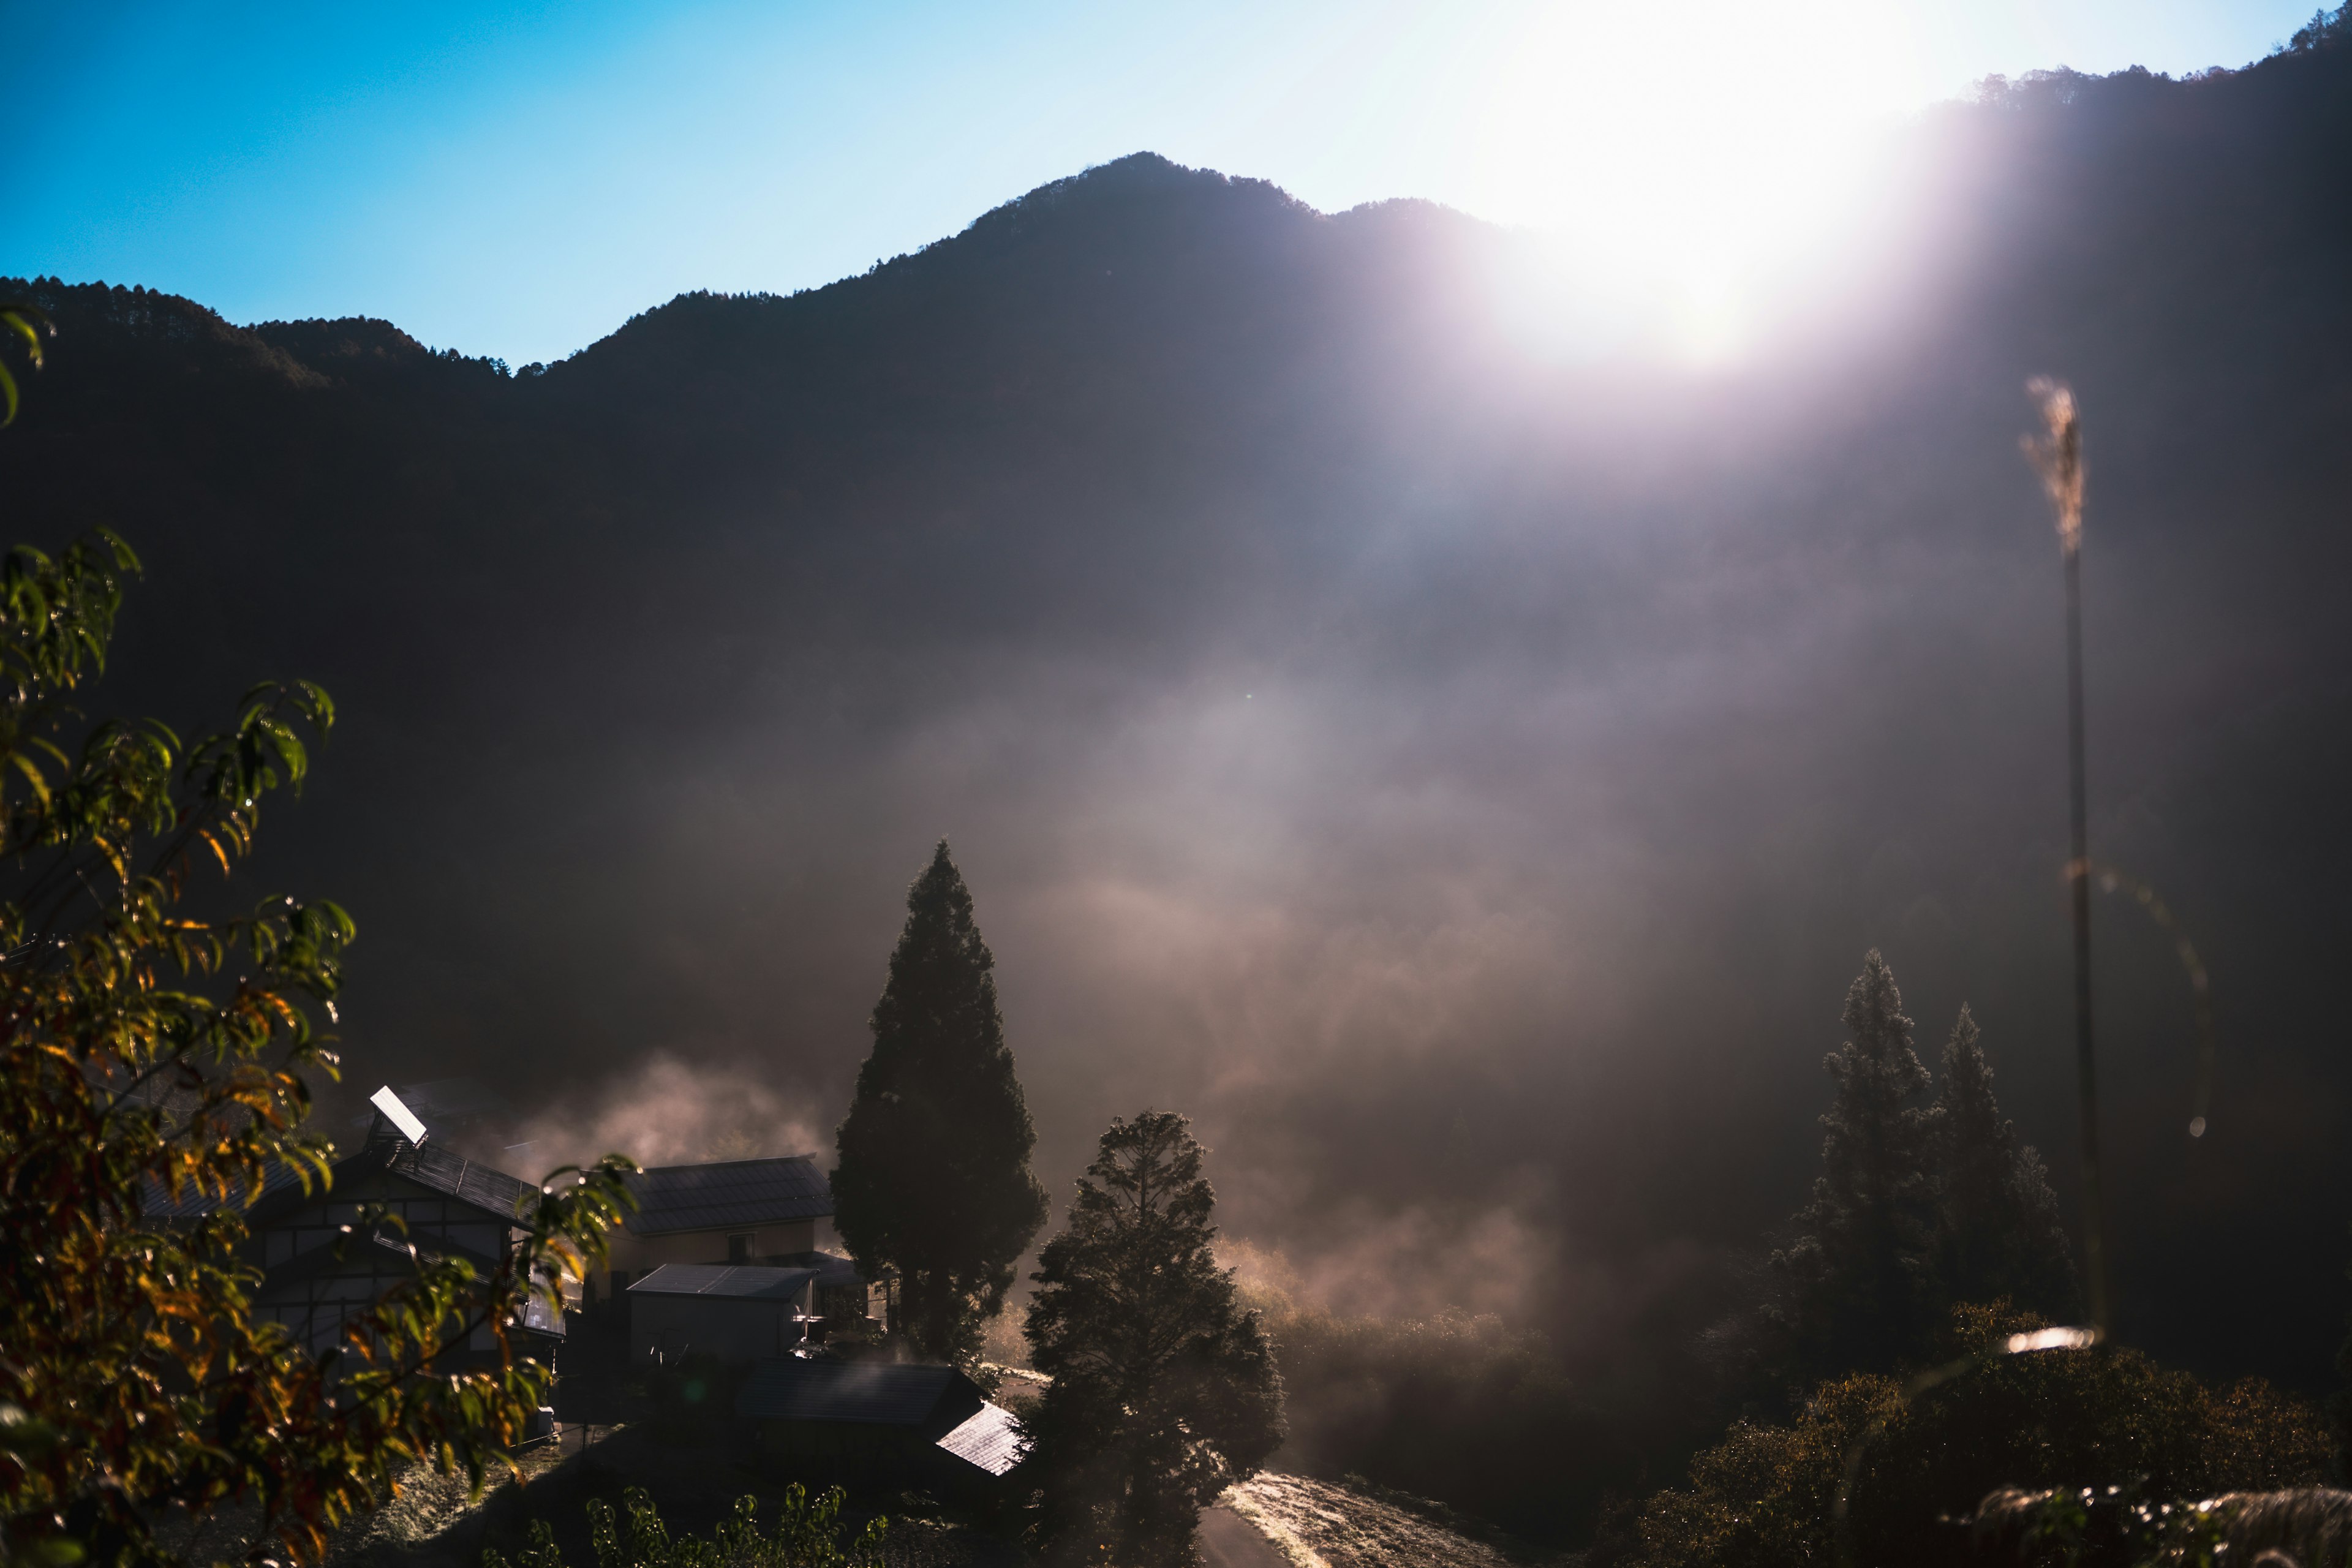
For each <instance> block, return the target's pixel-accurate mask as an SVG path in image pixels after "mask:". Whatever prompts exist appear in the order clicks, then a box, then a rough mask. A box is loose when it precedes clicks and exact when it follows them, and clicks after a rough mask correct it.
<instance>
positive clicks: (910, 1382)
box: [735, 1356, 979, 1426]
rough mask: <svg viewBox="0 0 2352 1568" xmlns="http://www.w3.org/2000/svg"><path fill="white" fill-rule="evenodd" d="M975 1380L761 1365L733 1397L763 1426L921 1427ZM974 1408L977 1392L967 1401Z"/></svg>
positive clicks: (938, 1371) (841, 1366)
mask: <svg viewBox="0 0 2352 1568" xmlns="http://www.w3.org/2000/svg"><path fill="white" fill-rule="evenodd" d="M960 1387H961V1389H970V1388H971V1379H969V1378H967V1377H965V1376H964V1374H963V1373H960V1372H958V1371H957V1370H956V1369H955V1368H953V1367H951V1366H903V1365H893V1364H891V1363H887V1362H870V1361H863V1362H855V1361H803V1360H801V1359H800V1358H799V1357H797V1356H787V1357H785V1358H784V1359H783V1360H782V1361H770V1362H761V1363H760V1365H759V1367H758V1369H757V1370H756V1371H754V1372H753V1373H751V1377H750V1378H749V1379H748V1380H747V1381H746V1382H745V1383H744V1384H743V1390H742V1392H741V1393H740V1394H737V1395H736V1396H735V1413H736V1414H737V1415H749V1416H751V1417H753V1418H754V1419H756V1420H761V1421H858V1422H866V1423H870V1424H872V1425H875V1426H922V1425H923V1424H924V1423H925V1422H927V1421H929V1419H930V1418H931V1416H932V1415H933V1414H934V1413H936V1412H937V1411H938V1409H939V1407H940V1403H941V1402H942V1401H943V1400H945V1399H947V1398H948V1397H949V1395H950V1394H953V1393H956V1392H958V1391H959V1388H960ZM969 1397H970V1398H971V1401H972V1402H973V1403H975V1404H977V1403H978V1402H979V1399H978V1394H977V1393H974V1394H971V1395H970V1396H969Z"/></svg>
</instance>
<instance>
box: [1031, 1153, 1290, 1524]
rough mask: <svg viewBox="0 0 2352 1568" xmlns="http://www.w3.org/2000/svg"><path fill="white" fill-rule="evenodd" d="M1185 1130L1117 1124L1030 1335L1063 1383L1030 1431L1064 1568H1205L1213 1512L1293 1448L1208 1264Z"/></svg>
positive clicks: (1258, 1352) (1207, 1237)
mask: <svg viewBox="0 0 2352 1568" xmlns="http://www.w3.org/2000/svg"><path fill="white" fill-rule="evenodd" d="M1201 1161H1202V1149H1201V1145H1200V1144H1199V1143H1198V1142H1195V1141H1194V1140H1193V1138H1192V1134H1191V1133H1190V1132H1189V1131H1186V1130H1185V1121H1184V1119H1183V1118H1182V1117H1181V1116H1176V1115H1172V1114H1170V1113H1168V1112H1165V1111H1159V1112H1154V1111H1146V1112H1144V1113H1143V1114H1142V1115H1140V1116H1139V1117H1137V1118H1136V1119H1135V1120H1134V1121H1113V1122H1112V1123H1111V1125H1110V1130H1109V1131H1108V1132H1105V1133H1104V1134H1103V1137H1102V1143H1101V1147H1100V1149H1099V1151H1098V1152H1097V1154H1096V1157H1095V1161H1094V1163H1093V1164H1091V1165H1089V1166H1087V1176H1088V1177H1089V1178H1091V1179H1090V1180H1081V1181H1080V1182H1079V1183H1078V1194H1077V1199H1076V1202H1075V1203H1074V1204H1073V1205H1071V1208H1070V1221H1069V1226H1068V1228H1067V1229H1066V1230H1065V1231H1063V1233H1062V1234H1061V1235H1059V1236H1057V1237H1055V1238H1054V1239H1053V1240H1052V1241H1051V1242H1048V1243H1047V1244H1046V1247H1045V1253H1044V1256H1043V1257H1042V1258H1040V1259H1039V1268H1038V1270H1037V1272H1036V1273H1035V1274H1034V1276H1032V1278H1034V1279H1035V1280H1036V1282H1037V1293H1036V1296H1035V1297H1034V1300H1032V1301H1031V1303H1030V1308H1029V1318H1028V1321H1027V1324H1026V1325H1025V1328H1024V1332H1025V1333H1026V1334H1027V1336H1028V1339H1029V1343H1030V1346H1031V1352H1032V1359H1033V1360H1034V1363H1035V1364H1036V1366H1037V1369H1038V1370H1039V1371H1040V1372H1043V1373H1047V1374H1048V1375H1050V1376H1051V1377H1052V1378H1053V1380H1054V1381H1053V1383H1052V1384H1051V1385H1050V1386H1049V1387H1048V1388H1047V1389H1046V1391H1045V1398H1044V1399H1043V1400H1041V1401H1040V1402H1039V1404H1038V1407H1037V1411H1036V1414H1035V1415H1034V1416H1033V1417H1032V1418H1031V1419H1030V1420H1029V1422H1028V1423H1027V1429H1028V1432H1029V1435H1030V1436H1031V1438H1032V1441H1033V1443H1034V1447H1033V1448H1032V1450H1031V1455H1030V1461H1029V1463H1030V1466H1031V1473H1033V1474H1034V1475H1036V1476H1037V1477H1038V1478H1039V1479H1040V1481H1041V1483H1042V1485H1043V1487H1044V1489H1045V1513H1044V1521H1043V1533H1044V1534H1045V1539H1046V1543H1047V1547H1048V1551H1049V1553H1050V1554H1051V1557H1052V1560H1054V1561H1056V1562H1078V1561H1108V1562H1111V1563H1119V1564H1121V1568H1160V1565H1163V1564H1165V1565H1170V1568H1172V1565H1174V1564H1178V1563H1192V1562H1193V1561H1194V1560H1195V1555H1194V1550H1193V1539H1192V1538H1193V1532H1194V1531H1195V1530H1196V1529H1197V1527H1198V1525H1199V1523H1200V1517H1201V1509H1202V1506H1203V1505H1204V1504H1206V1503H1208V1502H1209V1501H1211V1500H1213V1499H1214V1498H1215V1497H1216V1496H1217V1494H1218V1493H1220V1492H1222V1491H1223V1489H1225V1488H1226V1487H1228V1486H1231V1485H1233V1484H1234V1482H1236V1481H1240V1480H1245V1479H1248V1478H1249V1476H1250V1475H1251V1474H1252V1473H1253V1472H1255V1470H1256V1468H1257V1467H1258V1466H1259V1465H1260V1464H1261V1463H1263V1462H1264V1461H1265V1458H1267V1457H1268V1456H1269V1455H1271V1454H1272V1453H1273V1452H1274V1450H1275V1449H1276V1447H1279V1446H1280V1445H1281V1442H1282V1438H1283V1420H1282V1379H1281V1376H1280V1374H1279V1373H1276V1370H1275V1364H1274V1353H1273V1349H1272V1347H1271V1346H1270V1345H1269V1344H1268V1343H1267V1342H1266V1338H1265V1333H1264V1331H1262V1330H1261V1329H1260V1327H1259V1325H1258V1318H1257V1314H1256V1313H1255V1312H1254V1311H1244V1310H1241V1308H1240V1306H1239V1305H1238V1303H1237V1301H1236V1300H1235V1296H1234V1281H1233V1276H1232V1275H1231V1274H1230V1273H1229V1272H1227V1271H1225V1270H1223V1269H1221V1268H1218V1267H1217V1265H1216V1259H1215V1258H1214V1257H1213V1255H1212V1253H1211V1251H1210V1246H1211V1243H1212V1242H1213V1240H1214V1239H1215V1237H1216V1234H1217V1233H1216V1227H1215V1226H1213V1225H1211V1224H1210V1223H1209V1215H1210V1213H1211V1211H1212V1210H1213V1207H1214V1205H1215V1202H1216V1198H1215V1194H1213V1192H1212V1191H1211V1189H1210V1186H1209V1184H1208V1182H1207V1181H1206V1180H1205V1179H1204V1178H1203V1177H1202V1174H1201Z"/></svg>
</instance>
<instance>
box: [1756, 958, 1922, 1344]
mask: <svg viewBox="0 0 2352 1568" xmlns="http://www.w3.org/2000/svg"><path fill="white" fill-rule="evenodd" d="M1844 1018H1845V1026H1846V1029H1847V1031H1848V1038H1847V1040H1846V1042H1845V1044H1844V1045H1843V1046H1841V1047H1839V1048H1838V1049H1837V1050H1835V1051H1832V1053H1830V1056H1829V1057H1828V1058H1827V1062H1826V1065H1827V1067H1828V1068H1829V1074H1830V1077H1831V1079H1832V1080H1834V1082H1835V1083H1836V1085H1837V1093H1836V1097H1835V1098H1834V1099H1832V1100H1831V1102H1830V1108H1829V1110H1827V1111H1825V1112H1823V1113H1822V1131H1823V1132H1824V1134H1825V1135H1824V1136H1823V1138H1822V1173H1821V1175H1820V1176H1819V1177H1817V1178H1816V1179H1815V1180H1814V1182H1813V1199H1812V1202H1811V1204H1809V1205H1806V1207H1805V1208H1804V1210H1803V1211H1802V1212H1801V1213H1800V1214H1799V1215H1797V1216H1796V1220H1795V1224H1796V1226H1797V1229H1798V1231H1799V1235H1798V1237H1797V1240H1796V1241H1795V1242H1794V1243H1793V1244H1791V1245H1790V1247H1788V1248H1786V1249H1785V1250H1783V1251H1779V1252H1775V1253H1774V1254H1773V1255H1772V1264H1773V1268H1774V1269H1775V1271H1776V1272H1777V1274H1778V1275H1779V1276H1780V1280H1779V1289H1778V1291H1777V1294H1776V1299H1775V1300H1774V1302H1773V1304H1772V1305H1773V1314H1772V1315H1773V1316H1774V1317H1775V1318H1777V1319H1778V1321H1779V1323H1778V1326H1779V1327H1780V1331H1781V1333H1782V1335H1783V1336H1784V1349H1785V1352H1786V1355H1787V1358H1788V1361H1789V1365H1788V1367H1787V1368H1786V1370H1788V1371H1790V1372H1793V1373H1798V1374H1800V1375H1818V1374H1821V1373H1834V1372H1842V1371H1855V1370H1858V1371H1875V1370H1879V1369H1882V1368H1885V1367H1887V1366H1891V1365H1893V1364H1894V1363H1895V1362H1897V1361H1899V1360H1901V1359H1902V1358H1904V1357H1905V1356H1906V1355H1909V1354H1912V1353H1914V1352H1915V1351H1916V1346H1917V1343H1918V1340H1919V1329H1920V1325H1921V1322H1922V1321H1923V1320H1922V1308H1923V1306H1924V1304H1925V1301H1926V1299H1927V1294H1928V1291H1927V1282H1928V1271H1929V1267H1930V1259H1931V1253H1932V1248H1933V1244H1934V1223H1935V1201H1934V1192H1933V1189H1932V1186H1931V1184H1930V1183H1929V1180H1928V1172H1927V1158H1928V1130H1929V1120H1928V1115H1927V1111H1925V1110H1920V1109H1919V1108H1917V1107H1916V1106H1914V1105H1912V1104H1911V1103H1910V1101H1911V1100H1912V1099H1913V1098H1914V1097H1915V1096H1916V1095H1917V1094H1918V1093H1919V1091H1920V1090H1921V1089H1925V1088H1926V1087H1927V1068H1924V1067H1921V1066H1920V1065H1919V1058H1918V1054H1917V1053H1916V1051H1914V1050H1913V1049H1912V1047H1911V1020H1910V1019H1908V1018H1906V1017H1905V1016H1903V994H1902V993H1901V992H1900V991H1898V990H1896V989H1895V974H1894V972H1893V971H1892V970H1890V969H1888V968H1887V966H1886V960H1885V959H1884V958H1882V957H1880V956H1879V953H1878V950H1877V949H1875V948H1873V949H1872V950H1871V951H1870V952H1869V954H1868V955H1867V956H1866V957H1864V960H1863V964H1862V973H1861V974H1860V975H1858V976H1856V977H1855V979H1854V982H1853V985H1852V986H1851V987H1849V988H1848V990H1847V991H1846V994H1845V1015H1844Z"/></svg>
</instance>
